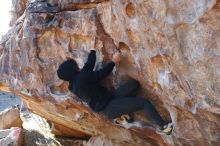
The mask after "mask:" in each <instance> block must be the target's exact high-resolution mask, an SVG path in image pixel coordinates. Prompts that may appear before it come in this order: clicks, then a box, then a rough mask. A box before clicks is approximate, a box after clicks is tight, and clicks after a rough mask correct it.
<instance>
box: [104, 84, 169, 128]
mask: <svg viewBox="0 0 220 146" xmlns="http://www.w3.org/2000/svg"><path fill="white" fill-rule="evenodd" d="M139 86H140V85H139V83H138V82H137V81H136V80H129V81H128V82H126V83H125V84H123V85H121V86H120V87H119V88H118V89H117V90H115V91H114V92H113V95H114V98H113V99H112V100H111V101H110V102H109V104H108V105H107V106H106V107H105V109H104V110H103V111H102V113H104V114H105V115H106V116H107V117H109V118H112V119H113V118H116V117H119V116H120V115H123V114H129V113H132V112H135V111H138V110H142V109H144V111H145V114H147V115H148V117H150V119H151V120H152V121H154V122H155V123H156V124H158V125H159V126H160V127H161V128H162V127H163V126H164V125H165V124H167V123H166V122H165V121H164V120H163V119H162V118H161V116H160V115H159V113H158V112H157V111H156V109H155V107H154V106H153V105H152V104H151V103H150V101H148V100H147V99H144V98H139V97H135V95H136V93H137V90H138V88H139Z"/></svg>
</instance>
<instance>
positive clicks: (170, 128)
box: [162, 123, 173, 135]
mask: <svg viewBox="0 0 220 146" xmlns="http://www.w3.org/2000/svg"><path fill="white" fill-rule="evenodd" d="M162 131H163V133H165V134H166V135H170V134H171V133H172V131H173V124H172V123H168V124H167V125H164V126H163V129H162Z"/></svg>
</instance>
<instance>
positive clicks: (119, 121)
mask: <svg viewBox="0 0 220 146" xmlns="http://www.w3.org/2000/svg"><path fill="white" fill-rule="evenodd" d="M133 121H134V120H133V119H132V117H131V116H130V115H129V114H125V115H121V116H120V117H118V118H115V119H114V120H113V122H114V123H115V124H118V125H125V124H127V123H132V122H133Z"/></svg>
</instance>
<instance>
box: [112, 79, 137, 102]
mask: <svg viewBox="0 0 220 146" xmlns="http://www.w3.org/2000/svg"><path fill="white" fill-rule="evenodd" d="M139 87H140V84H139V83H138V81H136V80H134V79H130V80H128V81H127V82H126V83H124V84H122V85H120V86H119V87H118V88H117V89H116V90H115V91H114V92H113V96H114V97H115V98H124V97H127V98H128V97H135V96H136V94H137V91H138V88H139Z"/></svg>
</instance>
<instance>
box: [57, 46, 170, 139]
mask: <svg viewBox="0 0 220 146" xmlns="http://www.w3.org/2000/svg"><path fill="white" fill-rule="evenodd" d="M95 62H96V51H95V50H91V51H90V53H89V55H88V59H87V61H86V63H85V65H84V66H83V68H82V69H81V70H80V69H79V67H78V65H77V63H76V61H75V60H73V59H68V60H66V61H64V62H63V63H62V64H61V65H60V66H59V68H58V70H57V74H58V77H59V78H60V79H62V80H65V81H68V82H69V90H70V91H71V92H73V93H74V94H75V95H77V96H78V97H79V98H81V99H82V101H84V102H86V103H87V104H88V105H89V107H90V108H91V109H92V110H93V111H94V112H101V113H103V114H104V115H106V116H107V117H108V118H111V119H114V118H117V117H119V116H121V115H123V114H129V113H132V112H135V111H137V110H142V109H144V111H145V113H146V114H147V115H148V116H149V117H150V118H151V119H152V120H153V121H154V122H155V123H157V124H158V125H159V126H160V128H161V129H162V130H163V131H164V132H165V133H166V134H168V135H169V134H170V133H171V132H172V128H173V127H172V124H171V123H168V122H166V121H164V120H163V119H162V118H161V116H160V115H159V113H158V112H157V111H156V109H155V107H154V106H153V105H152V104H151V103H150V101H148V100H147V99H144V98H138V97H135V95H136V93H137V90H138V88H139V86H140V85H139V83H138V81H136V80H134V79H132V80H129V81H128V82H127V83H125V84H123V85H121V86H120V87H119V88H118V89H116V90H115V91H113V92H110V91H109V90H108V89H107V88H105V87H104V86H102V85H101V83H100V82H101V81H102V80H103V79H105V78H106V77H107V76H108V75H109V74H110V73H111V72H112V70H113V68H114V67H115V65H116V64H119V62H120V56H119V54H118V53H116V54H114V56H113V59H112V61H110V62H109V63H108V64H107V65H106V66H105V67H103V68H102V69H100V70H97V71H94V66H95Z"/></svg>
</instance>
